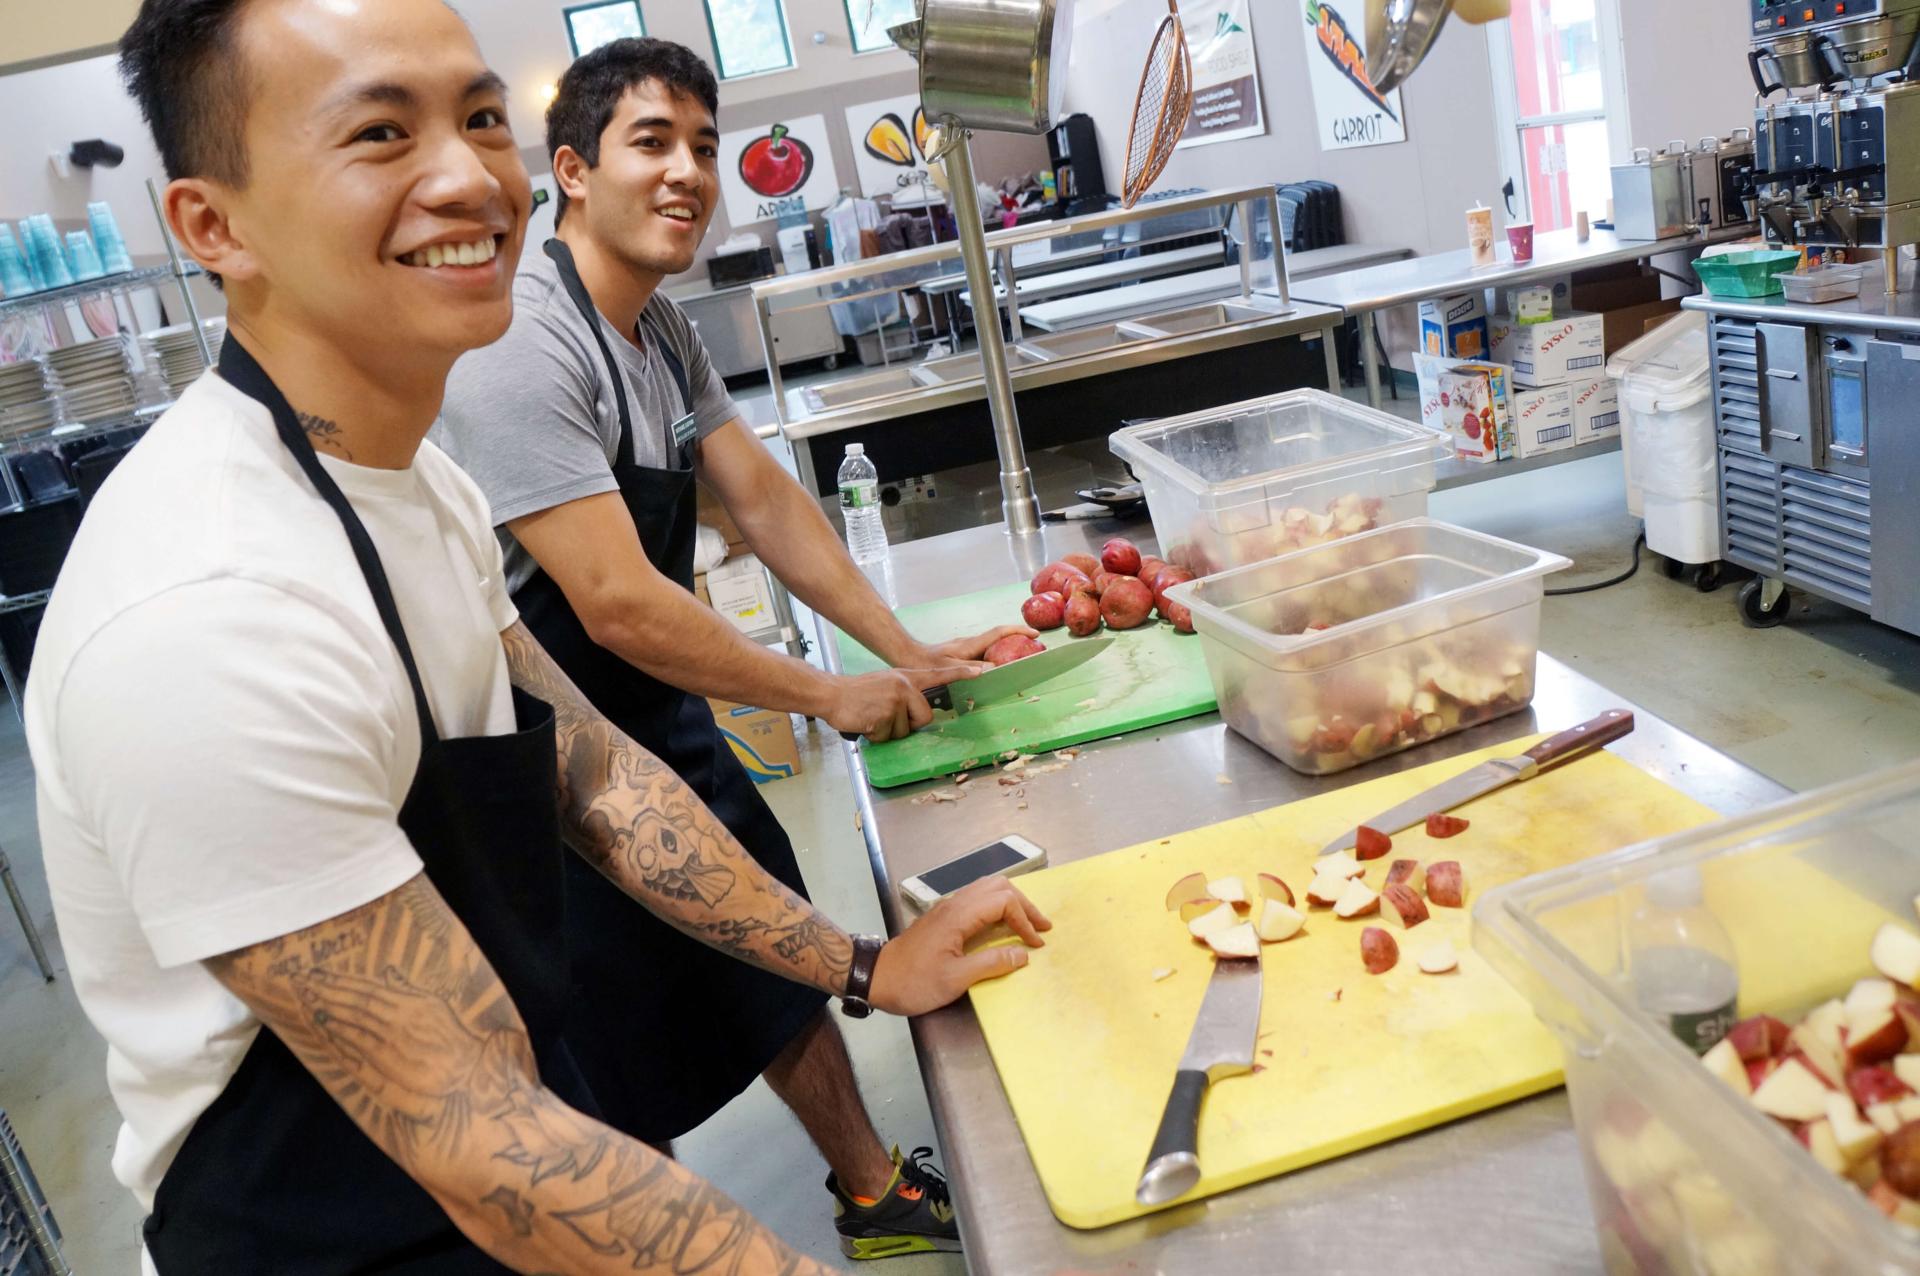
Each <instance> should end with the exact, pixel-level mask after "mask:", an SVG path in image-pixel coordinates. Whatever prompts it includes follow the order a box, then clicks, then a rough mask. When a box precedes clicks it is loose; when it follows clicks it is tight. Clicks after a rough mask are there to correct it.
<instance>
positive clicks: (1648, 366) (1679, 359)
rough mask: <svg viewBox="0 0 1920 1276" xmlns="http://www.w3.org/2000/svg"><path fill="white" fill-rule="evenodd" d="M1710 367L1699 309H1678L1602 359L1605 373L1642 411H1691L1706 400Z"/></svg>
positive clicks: (1704, 328)
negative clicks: (1672, 314)
mask: <svg viewBox="0 0 1920 1276" xmlns="http://www.w3.org/2000/svg"><path fill="white" fill-rule="evenodd" d="M1711 369H1712V359H1711V356H1710V355H1709V353H1708V347H1707V317H1706V315H1704V314H1702V313H1701V312H1700V311H1698V310H1686V311H1682V312H1681V313H1680V315H1679V317H1678V318H1674V319H1669V320H1667V321H1666V322H1665V323H1663V324H1661V325H1660V326H1659V327H1658V328H1655V329H1654V330H1653V331H1652V332H1649V333H1647V334H1646V335H1644V336H1642V337H1639V338H1637V339H1636V340H1634V341H1631V342H1629V343H1628V344H1626V345H1624V346H1622V347H1621V348H1620V349H1619V350H1617V351H1615V352H1614V355H1613V357H1612V358H1611V359H1608V360H1607V375H1608V376H1610V377H1612V378H1613V379H1614V380H1616V381H1618V382H1620V383H1621V389H1622V391H1624V392H1625V393H1626V394H1628V395H1630V396H1631V397H1632V399H1633V407H1634V409H1635V410H1636V411H1641V412H1675V411H1678V410H1679V409H1681V408H1690V407H1692V406H1693V405H1694V404H1696V403H1698V402H1700V400H1702V399H1704V398H1706V397H1707V389H1708V384H1709V381H1710V372H1711Z"/></svg>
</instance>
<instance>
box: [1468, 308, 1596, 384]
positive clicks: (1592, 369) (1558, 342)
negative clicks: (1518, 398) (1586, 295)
mask: <svg viewBox="0 0 1920 1276" xmlns="http://www.w3.org/2000/svg"><path fill="white" fill-rule="evenodd" d="M1493 358H1494V362H1496V363H1504V364H1506V365H1507V366H1508V367H1510V368H1512V369H1513V382H1514V384H1515V385H1524V386H1549V385H1560V384H1562V383H1563V382H1567V381H1572V380H1574V379H1576V378H1580V377H1583V376H1586V377H1591V376H1597V375H1598V374H1599V373H1600V372H1601V371H1602V370H1603V369H1604V368H1605V367H1606V363H1607V352H1606V332H1605V324H1604V322H1603V320H1602V318H1601V316H1599V315H1589V314H1579V313H1575V314H1567V315H1556V316H1555V317H1554V318H1553V319H1552V320H1551V321H1549V322H1547V323H1529V324H1518V323H1515V322H1513V320H1512V319H1510V318H1507V317H1506V316H1501V317H1499V318H1496V319H1495V320H1494V325H1493Z"/></svg>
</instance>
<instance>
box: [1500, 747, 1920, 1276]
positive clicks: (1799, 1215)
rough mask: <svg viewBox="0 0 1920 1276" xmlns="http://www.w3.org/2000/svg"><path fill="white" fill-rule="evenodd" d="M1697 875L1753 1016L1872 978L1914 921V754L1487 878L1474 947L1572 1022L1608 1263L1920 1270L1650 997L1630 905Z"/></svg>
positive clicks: (1615, 1267)
mask: <svg viewBox="0 0 1920 1276" xmlns="http://www.w3.org/2000/svg"><path fill="white" fill-rule="evenodd" d="M1675 869H1681V870H1685V869H1691V870H1693V871H1694V872H1697V873H1698V880H1699V882H1700V885H1701V887H1702V889H1703V892H1704V899H1705V903H1706V906H1707V907H1708V908H1709V909H1711V910H1712V911H1713V913H1714V914H1715V916H1716V917H1717V918H1718V920H1719V921H1720V923H1721V924H1722V926H1724V927H1725V929H1726V930H1727V931H1728V932H1729V934H1730V936H1731V938H1732V941H1733V949H1734V961H1735V966H1736V969H1737V971H1738V974H1739V979H1740V993H1739V1013H1740V1014H1741V1015H1743V1016H1745V1015H1752V1014H1772V1015H1775V1016H1778V1017H1779V1018H1780V1019H1782V1020H1784V1021H1786V1022H1787V1023H1788V1024H1797V1023H1799V1022H1800V1018H1801V1015H1802V1013H1803V1012H1805V1011H1806V1010H1807V1009H1809V1008H1810V1007H1812V1006H1814V1005H1816V1004H1818V1003H1819V1002H1821V1001H1824V1000H1826V999H1828V998H1831V997H1837V996H1844V995H1845V994H1846V993H1847V991H1848V989H1849V988H1851V986H1852V985H1853V982H1854V981H1855V980H1856V979H1860V978H1864V977H1867V976H1871V975H1873V974H1874V971H1873V970H1872V968H1871V964H1870V962H1869V959H1868V949H1869V944H1870V942H1871V940H1872V937H1873V934H1874V932H1875V931H1876V930H1877V929H1878V928H1879V926H1880V925H1881V923H1883V922H1886V921H1889V920H1897V921H1899V922H1900V923H1902V924H1903V925H1905V926H1907V927H1913V925H1914V913H1913V905H1912V903H1911V901H1912V899H1913V897H1914V892H1915V891H1916V890H1917V889H1920V763H1915V764H1907V765H1904V766H1901V767H1898V768H1895V769H1893V770H1890V771H1883V772H1881V773H1879V774H1877V775H1872V776H1867V777H1865V778H1863V779H1859V780H1852V781H1848V782H1846V783H1844V784H1839V785H1835V786H1833V787H1832V788H1828V789H1823V790H1821V791H1819V792H1817V793H1810V794H1806V795H1804V796H1801V797H1797V798H1793V799H1790V800H1788V801H1786V802H1783V803H1780V804H1778V805H1776V806H1772V807H1768V808H1766V809H1764V810H1761V811H1757V812H1754V813H1752V814H1750V815H1744V816H1740V817H1738V818H1735V819H1729V820H1722V821H1719V822H1717V823H1714V824H1709V825H1706V826H1704V827H1702V828H1698V829H1694V830H1690V831H1688V832H1685V833H1680V834H1676V835H1674V836H1672V837H1666V838H1661V839H1659V840H1657V841H1653V842H1647V843H1643V844H1641V845H1639V846H1633V847H1628V848H1626V849H1625V850H1621V851H1616V852H1614V853H1613V854H1610V855H1603V856H1599V857H1597V858H1594V859H1590V860H1587V861H1585V862H1583V863H1579V864H1574V865H1570V866H1568V867H1566V868H1563V869H1556V870H1554V871H1552V872H1548V873H1542V874H1539V875H1538V876H1535V877H1530V878H1526V879H1524V880H1522V881H1518V882H1513V883H1510V884H1508V885H1506V886H1502V887H1498V888H1496V889H1494V890H1490V891H1488V892H1487V894H1486V895H1485V896H1484V897H1482V898H1481V899H1480V901H1479V902H1478V903H1477V904H1476V905H1475V906H1474V910H1473V920H1474V928H1473V943H1474V947H1475V948H1478V949H1479V950H1480V951H1481V952H1482V953H1483V954H1484V955H1485V956H1486V957H1487V959H1488V960H1489V961H1490V962H1491V963H1492V964H1493V965H1494V966H1495V967H1497V968H1498V969H1499V970H1500V971H1501V973H1502V974H1504V975H1505V976H1506V977H1507V979H1508V980H1509V981H1510V982H1512V983H1513V984H1514V986H1515V987H1517V988H1518V989H1520V991H1521V992H1522V993H1524V994H1525V995H1526V996H1527V997H1528V998H1529V999H1530V1000H1531V1001H1532V1002H1533V1005H1534V1009H1535V1010H1536V1011H1537V1012H1538V1013H1539V1015H1540V1017H1541V1019H1543V1020H1544V1021H1545V1022H1546V1023H1547V1024H1548V1025H1549V1026H1550V1027H1551V1028H1552V1029H1553V1030H1554V1032H1555V1034H1556V1035H1557V1036H1559V1038H1560V1040H1561V1043H1562V1045H1563V1046H1564V1048H1565V1052H1566V1074H1567V1096H1568V1098H1569V1099H1570V1100H1571V1101H1572V1105H1573V1116H1574V1124H1575V1126H1576V1128H1577V1130H1578V1133H1579V1141H1580V1151H1581V1156H1582V1159H1583V1161H1584V1169H1585V1171H1586V1177H1587V1186H1588V1191H1589V1194H1590V1196H1591V1198H1592V1203H1593V1213H1594V1220H1595V1222H1596V1224H1597V1225H1598V1227H1599V1230H1600V1248H1601V1252H1602V1254H1603V1256H1604V1257H1605V1259H1606V1264H1607V1270H1608V1271H1609V1272H1611V1273H1619V1272H1648V1273H1651V1272H1663V1273H1665V1272H1672V1273H1696V1272H1699V1273H1711V1274H1712V1276H1803V1274H1809V1276H1810V1274H1814V1273H1823V1274H1824V1273H1859V1274H1860V1276H1866V1273H1873V1274H1874V1276H1881V1274H1882V1273H1890V1272H1914V1271H1920V1231H1914V1230H1909V1229H1907V1228H1906V1227H1903V1226H1901V1225H1899V1224H1896V1223H1894V1222H1893V1221H1891V1220H1890V1219H1889V1218H1887V1217H1886V1216H1885V1215H1884V1214H1883V1213H1882V1212H1881V1211H1880V1210H1879V1209H1877V1208H1876V1207H1875V1206H1874V1205H1873V1204H1872V1203H1871V1202H1870V1201H1869V1200H1868V1198H1867V1196H1866V1194H1865V1193H1864V1192H1862V1191H1861V1189H1860V1188H1859V1187H1858V1186H1856V1185H1855V1184H1854V1183H1853V1182H1850V1181H1848V1180H1847V1179H1845V1178H1842V1177H1840V1176H1839V1175H1837V1174H1835V1173H1834V1172H1833V1171H1831V1170H1829V1169H1826V1168H1823V1167H1822V1166H1821V1165H1820V1164H1819V1163H1818V1162H1816V1161H1815V1160H1814V1158H1813V1156H1812V1155H1810V1154H1809V1152H1808V1151H1807V1149H1806V1148H1803V1147H1802V1146H1801V1145H1800V1143H1799V1142H1797V1141H1796V1139H1795V1137H1794V1135H1793V1134H1792V1133H1791V1132H1789V1131H1788V1129H1787V1128H1786V1127H1785V1126H1784V1125H1783V1124H1782V1123H1780V1122H1778V1121H1776V1120H1774V1119H1773V1118H1772V1117H1769V1116H1766V1115H1764V1114H1763V1113H1761V1111H1760V1110H1759V1109H1758V1108H1756V1107H1754V1106H1753V1104H1752V1103H1751V1102H1750V1101H1749V1100H1748V1099H1746V1098H1745V1097H1743V1096H1741V1095H1739V1094H1737V1093H1735V1092H1734V1090H1733V1089H1732V1088H1730V1087H1729V1086H1728V1085H1726V1084H1725V1083H1723V1082H1722V1081H1720V1080H1719V1079H1717V1078H1716V1077H1714V1076H1713V1075H1712V1074H1711V1073H1710V1072H1709V1071H1708V1070H1707V1069H1706V1068H1705V1067H1703V1066H1701V1064H1700V1063H1699V1061H1698V1060H1696V1059H1695V1057H1694V1055H1693V1053H1692V1051H1690V1050H1689V1049H1687V1048H1686V1047H1685V1046H1684V1045H1682V1044H1681V1042H1680V1041H1679V1040H1678V1039H1677V1038H1676V1037H1675V1036H1673V1035H1672V1033H1671V1032H1670V1031H1669V1030H1668V1028H1667V1026H1666V1025H1665V1024H1664V1023H1663V1022H1661V1021H1660V1020H1659V1019H1657V1018H1655V1017H1653V1016H1651V1015H1648V1014H1646V1013H1643V1012H1642V1011H1641V1010H1640V1009H1639V1008H1638V1006H1637V1004H1636V1001H1635V998H1634V995H1633V991H1632V986H1631V980H1632V978H1633V969H1632V968H1633V962H1634V954H1633V949H1632V947H1631V945H1630V944H1629V942H1628V919H1629V918H1630V917H1631V916H1632V914H1633V913H1634V912H1635V910H1637V909H1638V908H1640V907H1641V905H1642V904H1643V903H1644V902H1645V901H1646V900H1647V898H1648V887H1649V883H1650V882H1651V881H1652V880H1653V879H1655V878H1659V877H1663V876H1664V877H1666V879H1667V880H1671V876H1672V875H1671V873H1670V870H1675Z"/></svg>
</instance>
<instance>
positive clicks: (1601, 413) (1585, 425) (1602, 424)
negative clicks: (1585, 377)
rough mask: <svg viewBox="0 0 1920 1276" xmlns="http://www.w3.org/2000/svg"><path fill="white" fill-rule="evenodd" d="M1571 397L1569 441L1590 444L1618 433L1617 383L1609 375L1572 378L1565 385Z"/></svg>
mask: <svg viewBox="0 0 1920 1276" xmlns="http://www.w3.org/2000/svg"><path fill="white" fill-rule="evenodd" d="M1567 392H1568V393H1569V394H1570V395H1572V396H1573V441H1574V442H1575V443H1576V444H1580V443H1592V442H1595V441H1596V440H1599V439H1611V438H1618V437H1619V435H1620V383H1619V382H1618V381H1615V380H1614V379H1613V378H1612V377H1599V378H1597V379H1595V380H1592V381H1573V382H1569V383H1568V385H1567Z"/></svg>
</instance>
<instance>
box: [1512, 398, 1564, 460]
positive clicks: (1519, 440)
mask: <svg viewBox="0 0 1920 1276" xmlns="http://www.w3.org/2000/svg"><path fill="white" fill-rule="evenodd" d="M1512 416H1513V435H1514V443H1515V445H1516V447H1517V449H1518V455H1519V456H1520V458H1521V459H1522V460H1524V459H1526V458H1527V457H1530V456H1545V455H1546V454H1547V453H1549V452H1559V451H1563V450H1564V449H1566V448H1570V447H1572V446H1573V393H1572V389H1571V387H1569V386H1564V385H1553V386H1547V387H1545V388H1544V389H1539V390H1525V389H1520V388H1517V387H1516V388H1515V389H1514V391H1513V412H1512Z"/></svg>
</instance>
